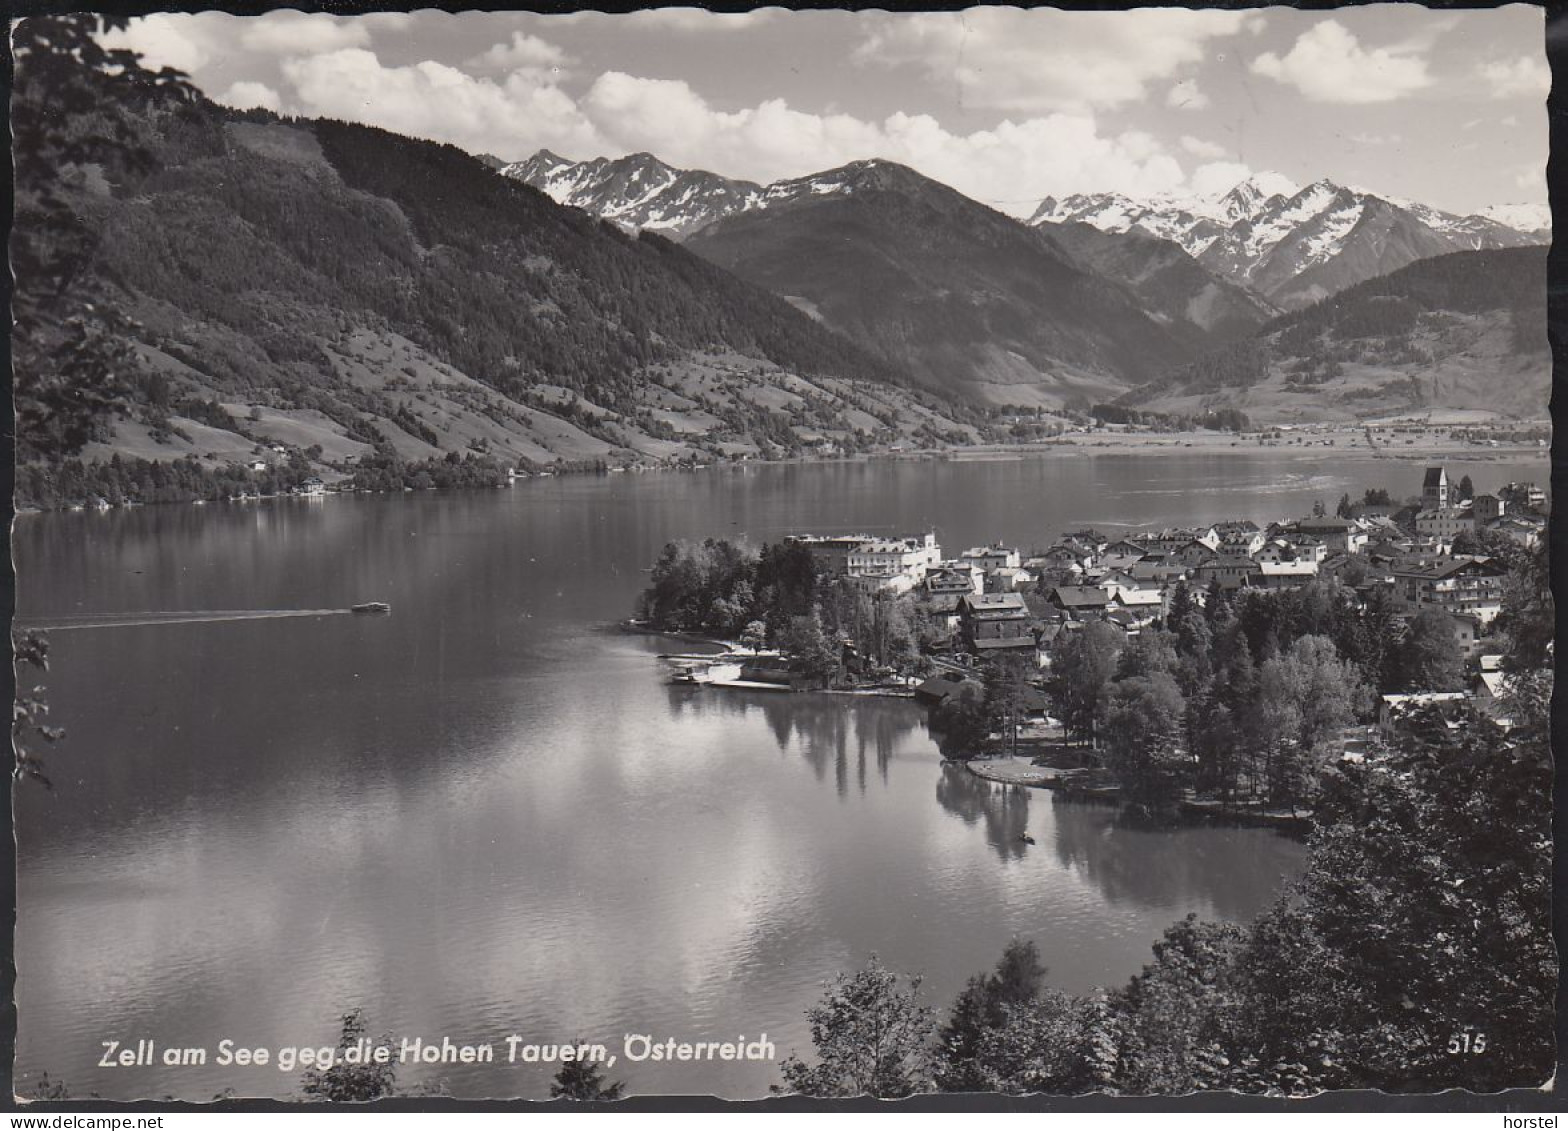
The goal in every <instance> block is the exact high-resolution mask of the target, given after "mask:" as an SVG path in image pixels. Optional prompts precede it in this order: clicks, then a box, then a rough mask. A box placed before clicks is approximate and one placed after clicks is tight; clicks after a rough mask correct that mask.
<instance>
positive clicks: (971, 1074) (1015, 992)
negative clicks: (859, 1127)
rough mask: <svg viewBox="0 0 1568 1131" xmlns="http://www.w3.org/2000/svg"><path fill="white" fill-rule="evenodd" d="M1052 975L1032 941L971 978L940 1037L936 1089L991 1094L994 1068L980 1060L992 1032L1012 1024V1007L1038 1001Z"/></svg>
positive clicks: (1015, 944)
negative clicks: (1008, 1020) (983, 1042)
mask: <svg viewBox="0 0 1568 1131" xmlns="http://www.w3.org/2000/svg"><path fill="white" fill-rule="evenodd" d="M1047 973H1048V971H1047V970H1046V968H1045V966H1044V965H1043V964H1041V962H1040V951H1039V948H1038V947H1036V946H1035V944H1034V943H1033V942H1032V941H1029V940H1024V939H1017V938H1015V939H1013V940H1012V941H1011V942H1009V943H1008V944H1007V947H1006V948H1005V949H1004V950H1003V951H1002V957H1001V959H1000V960H998V962H997V964H996V969H995V970H993V971H992V972H990V973H988V974H976V975H975V976H974V977H972V978H970V979H969V982H968V984H967V985H965V986H964V989H963V991H962V992H961V993H960V994H959V995H958V999H957V1000H956V1001H955V1002H954V1003H953V1008H952V1012H951V1013H950V1014H949V1016H948V1019H947V1021H946V1022H945V1023H944V1024H943V1025H942V1027H941V1029H940V1030H939V1031H938V1033H937V1048H938V1058H937V1069H936V1085H937V1087H938V1088H940V1089H941V1090H942V1091H944V1092H972V1091H983V1090H991V1088H992V1087H993V1086H994V1085H993V1083H992V1080H991V1079H990V1073H989V1072H988V1070H987V1068H988V1066H987V1065H986V1064H985V1063H984V1062H983V1061H981V1060H980V1058H979V1052H980V1042H981V1040H982V1038H983V1037H984V1035H985V1033H986V1030H988V1029H994V1028H997V1027H999V1026H1000V1025H1002V1024H1003V1023H1004V1021H1005V1020H1006V1015H1005V1011H1006V1010H1007V1009H1008V1007H1013V1006H1025V1005H1029V1004H1031V1003H1033V1002H1035V1001H1037V1000H1038V999H1039V997H1040V994H1041V991H1042V990H1043V989H1044V987H1045V979H1046V976H1047Z"/></svg>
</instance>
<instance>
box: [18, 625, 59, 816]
mask: <svg viewBox="0 0 1568 1131" xmlns="http://www.w3.org/2000/svg"><path fill="white" fill-rule="evenodd" d="M11 650H12V665H13V670H15V671H16V672H17V697H16V701H15V703H13V704H12V707H11V750H12V752H13V754H14V756H15V759H16V760H15V763H14V765H13V767H12V770H11V777H12V779H13V780H14V781H17V782H22V781H26V780H28V779H32V780H33V781H36V782H38V783H39V784H40V785H42V786H43V787H44V788H45V789H51V788H53V783H51V782H50V780H49V777H48V775H47V774H46V773H45V772H44V759H43V755H42V754H41V753H40V752H39V747H38V743H45V744H48V745H53V744H54V743H56V742H59V741H60V739H62V738H64V737H65V731H64V730H63V729H62V728H60V727H57V726H51V725H50V724H49V722H48V721H47V720H48V718H49V704H48V702H47V701H46V700H45V699H44V697H43V692H44V689H43V686H42V685H41V684H35V685H34V686H33V688H32V689H31V690H30V691H28V692H27V693H26V694H23V693H22V690H21V684H22V678H21V672H22V670H23V669H24V668H33V669H35V670H37V671H39V672H47V671H48V670H49V637H48V635H47V634H46V633H43V632H40V631H38V630H37V629H29V630H27V631H25V632H21V633H18V634H17V635H16V636H14V637H13V638H12V641H11Z"/></svg>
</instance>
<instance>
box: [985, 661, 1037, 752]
mask: <svg viewBox="0 0 1568 1131" xmlns="http://www.w3.org/2000/svg"><path fill="white" fill-rule="evenodd" d="M987 667H988V671H987V672H986V679H985V700H984V709H985V714H986V720H987V730H990V729H991V728H992V727H993V726H995V727H999V728H1000V729H1001V731H1002V733H1003V734H1005V735H1007V736H1008V738H1009V739H1010V740H1011V742H1012V748H1013V753H1014V754H1015V755H1016V754H1017V753H1018V728H1019V726H1021V725H1022V724H1023V721H1024V714H1025V710H1026V708H1027V705H1028V700H1029V698H1030V696H1031V694H1032V692H1033V688H1032V687H1031V685H1030V682H1029V677H1030V676H1031V675H1032V674H1033V671H1034V665H1033V664H1031V663H1030V662H1029V661H1028V660H1026V659H1024V658H1023V657H1022V656H1005V655H1004V656H997V657H996V658H994V659H993V660H991V661H990V663H989V664H988V665H987Z"/></svg>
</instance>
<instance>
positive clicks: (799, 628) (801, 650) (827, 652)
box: [780, 610, 839, 683]
mask: <svg viewBox="0 0 1568 1131" xmlns="http://www.w3.org/2000/svg"><path fill="white" fill-rule="evenodd" d="M780 644H781V645H782V646H783V648H784V651H785V653H786V654H787V655H788V656H789V658H790V666H791V667H792V668H794V669H795V670H796V671H798V672H800V673H801V674H802V675H804V676H806V678H808V679H812V680H816V681H818V682H821V683H831V682H832V681H833V679H834V678H835V677H836V676H837V675H838V667H839V647H838V645H837V644H836V643H835V642H834V641H832V640H830V639H828V637H827V635H826V634H825V633H824V632H823V631H822V618H821V617H819V616H818V615H817V613H816V611H815V610H813V611H812V612H810V613H809V614H807V615H805V616H798V617H792V618H790V621H789V627H788V628H787V629H785V631H784V635H783V637H782V639H781V640H780Z"/></svg>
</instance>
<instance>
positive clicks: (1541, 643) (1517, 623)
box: [1497, 539, 1557, 672]
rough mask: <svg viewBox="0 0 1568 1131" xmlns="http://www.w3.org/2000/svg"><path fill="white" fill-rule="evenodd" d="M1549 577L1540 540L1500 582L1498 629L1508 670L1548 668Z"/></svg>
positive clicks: (1552, 616)
mask: <svg viewBox="0 0 1568 1131" xmlns="http://www.w3.org/2000/svg"><path fill="white" fill-rule="evenodd" d="M1554 609H1555V606H1554V605H1553V602H1552V574H1551V564H1550V560H1549V558H1548V549H1547V543H1546V542H1545V540H1544V539H1543V540H1542V541H1541V543H1540V544H1539V545H1537V546H1536V547H1535V549H1534V550H1532V551H1531V552H1530V554H1529V555H1528V556H1527V557H1526V558H1525V559H1524V561H1523V563H1522V565H1521V567H1520V568H1518V569H1515V570H1513V571H1512V572H1510V573H1509V575H1508V576H1507V577H1506V578H1504V580H1503V607H1502V612H1501V613H1499V614H1498V617H1497V627H1498V629H1499V630H1500V631H1501V632H1502V633H1503V635H1504V636H1506V637H1507V639H1508V651H1507V652H1506V653H1505V654H1504V656H1503V666H1504V667H1505V668H1507V669H1508V670H1509V671H1513V672H1524V671H1537V670H1540V669H1544V668H1549V667H1550V666H1551V657H1552V647H1553V643H1552V642H1553V640H1554V638H1555V635H1556V629H1557V625H1556V613H1555V611H1554Z"/></svg>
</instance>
